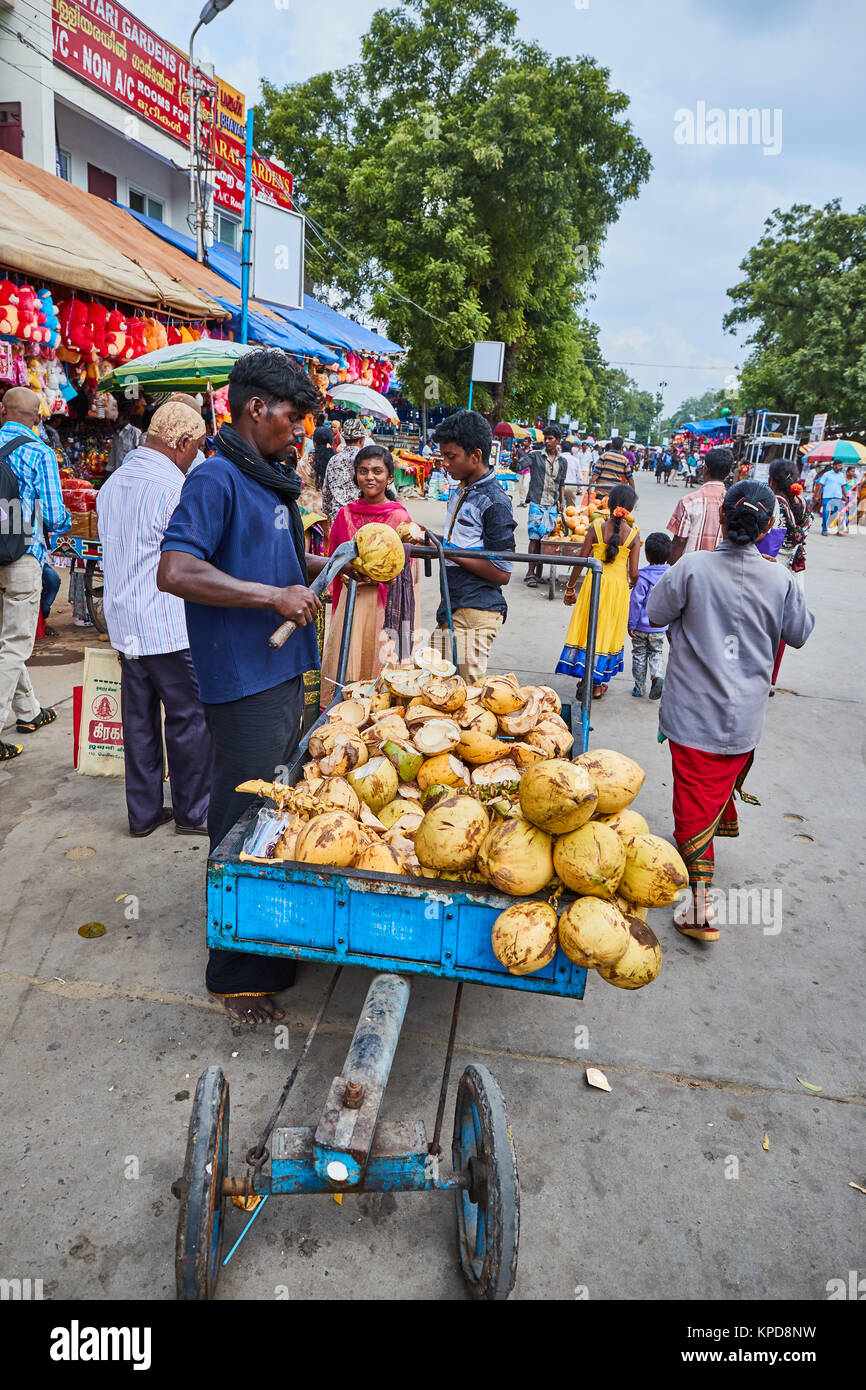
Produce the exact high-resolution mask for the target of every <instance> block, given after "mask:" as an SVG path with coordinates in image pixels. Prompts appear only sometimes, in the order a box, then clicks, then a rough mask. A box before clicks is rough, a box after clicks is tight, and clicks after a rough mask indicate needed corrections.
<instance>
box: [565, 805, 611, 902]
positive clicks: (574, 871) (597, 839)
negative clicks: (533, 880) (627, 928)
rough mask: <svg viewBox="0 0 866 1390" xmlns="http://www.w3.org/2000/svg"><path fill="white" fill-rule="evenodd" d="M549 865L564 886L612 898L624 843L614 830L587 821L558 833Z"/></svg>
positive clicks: (599, 896) (600, 896)
mask: <svg viewBox="0 0 866 1390" xmlns="http://www.w3.org/2000/svg"><path fill="white" fill-rule="evenodd" d="M553 866H554V868H555V869H556V872H557V873H558V874H559V877H560V878H561V879H562V881H563V883H564V884H565V885H566V887H567V888H571V889H572V891H573V892H575V893H588V894H591V895H592V896H593V897H596V898H612V897H613V895H614V894H615V892H616V890H617V886H618V884H619V881H620V879H621V878H622V874H623V869H624V868H625V845H624V844H623V842H622V840H621V839H620V837H619V835H617V833H616V831H615V830H611V828H610V826H609V825H600V824H599V822H598V821H594V820H593V821H589V822H588V824H586V825H582V826H581V827H580V829H579V830H572V831H571V832H570V833H569V834H568V835H560V837H559V839H558V840H557V842H556V844H555V845H554V848H553Z"/></svg>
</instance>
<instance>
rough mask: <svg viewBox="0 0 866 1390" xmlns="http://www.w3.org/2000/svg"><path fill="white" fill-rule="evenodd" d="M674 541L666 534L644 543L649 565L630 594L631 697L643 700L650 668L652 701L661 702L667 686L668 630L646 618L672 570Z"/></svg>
mask: <svg viewBox="0 0 866 1390" xmlns="http://www.w3.org/2000/svg"><path fill="white" fill-rule="evenodd" d="M670 553H671V538H670V536H668V535H666V534H665V532H664V531H653V532H651V534H650V535H648V536H647V538H646V540H645V541H644V554H645V555H646V558H647V560H648V561H649V564H648V565H644V566H643V568H642V569H641V570H640V571H639V572H638V579H637V583H636V584H635V586H634V588H633V589H632V591H631V603H630V604H629V610H628V635H629V637H630V638H631V673H632V676H633V678H634V689H633V690H632V692H631V693H632V695H633V696H634V698H635V699H636V700H642V699H643V692H644V686H645V685H646V678H647V668H649V677H650V682H651V684H650V694H649V697H650V699H651V700H660V699H661V697H662V688H663V686H664V683H665V682H664V665H665V659H664V650H665V633H666V632H667V628H666V627H653V625H652V623H651V622H650V620H649V618H648V617H647V615H646V605H647V599H648V598H649V596H650V594H651V593H652V591H653V588H654V586H655V585H656V584H658V582H659V580H660V579H661V577H662V575H663V574H664V573H665V571H666V570H667V569H668V568H669V566H668V560H669V559H670Z"/></svg>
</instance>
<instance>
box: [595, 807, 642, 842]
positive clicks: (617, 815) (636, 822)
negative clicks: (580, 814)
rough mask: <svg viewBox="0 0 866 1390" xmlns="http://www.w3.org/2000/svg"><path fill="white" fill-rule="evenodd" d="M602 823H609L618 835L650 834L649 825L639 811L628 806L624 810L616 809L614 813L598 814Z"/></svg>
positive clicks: (597, 818)
mask: <svg viewBox="0 0 866 1390" xmlns="http://www.w3.org/2000/svg"><path fill="white" fill-rule="evenodd" d="M596 820H597V821H599V822H600V824H602V825H609V826H610V828H611V830H615V831H616V833H617V834H618V835H622V836H626V835H648V834H649V826H648V825H647V823H646V821H645V820H644V818H643V816H642V815H641V814H640V813H639V812H638V811H633V810H632V809H631V807H630V806H626V808H625V810H624V811H614V813H613V815H609V816H596Z"/></svg>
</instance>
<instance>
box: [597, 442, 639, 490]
mask: <svg viewBox="0 0 866 1390" xmlns="http://www.w3.org/2000/svg"><path fill="white" fill-rule="evenodd" d="M633 480H634V469H633V468H632V466H631V464H630V463H629V461H628V459H627V458H626V456H625V454H620V453H619V452H618V451H617V450H616V449H605V451H604V453H603V454H602V456H601V458H600V459H599V461H598V463H597V464H596V465H595V468H594V470H593V475H592V482H593V487H594V489H595V491H596V492H605V493H607V492H610V490H611V488H615V487H618V486H619V485H620V483H628V484H629V485H631V483H632V481H633Z"/></svg>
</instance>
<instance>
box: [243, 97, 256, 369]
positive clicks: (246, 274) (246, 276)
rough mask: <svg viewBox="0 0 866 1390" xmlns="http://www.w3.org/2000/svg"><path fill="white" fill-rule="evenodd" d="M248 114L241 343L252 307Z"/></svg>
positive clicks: (250, 120)
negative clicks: (250, 307)
mask: <svg viewBox="0 0 866 1390" xmlns="http://www.w3.org/2000/svg"><path fill="white" fill-rule="evenodd" d="M254 110H255V107H253V106H251V107H250V109H249V111H248V112H247V148H246V157H245V159H244V246H243V262H242V265H241V342H242V343H245V342H246V341H247V331H248V326H249V305H250V267H251V265H252V238H253V111H254Z"/></svg>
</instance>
